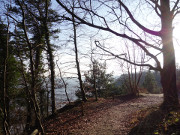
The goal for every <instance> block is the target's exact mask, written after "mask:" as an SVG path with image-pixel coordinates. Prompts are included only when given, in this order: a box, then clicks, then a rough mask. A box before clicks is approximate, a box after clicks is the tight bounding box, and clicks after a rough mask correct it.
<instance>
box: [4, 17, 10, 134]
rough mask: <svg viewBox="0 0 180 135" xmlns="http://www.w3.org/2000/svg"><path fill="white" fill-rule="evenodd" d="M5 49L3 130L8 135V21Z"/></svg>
mask: <svg viewBox="0 0 180 135" xmlns="http://www.w3.org/2000/svg"><path fill="white" fill-rule="evenodd" d="M6 35H7V37H6V48H5V52H6V53H5V56H4V70H3V114H4V116H3V130H4V134H5V135H10V131H9V97H8V88H7V87H8V86H7V66H8V57H9V19H8V26H7V33H6Z"/></svg>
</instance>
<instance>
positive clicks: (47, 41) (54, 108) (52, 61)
mask: <svg viewBox="0 0 180 135" xmlns="http://www.w3.org/2000/svg"><path fill="white" fill-rule="evenodd" d="M45 8H46V16H45V19H44V30H45V39H46V45H47V53H48V55H49V66H50V70H51V107H52V115H54V114H55V112H56V103H55V87H54V86H55V81H54V78H55V71H54V57H53V50H52V46H51V44H50V41H49V30H48V25H47V19H48V1H47V0H46V7H45Z"/></svg>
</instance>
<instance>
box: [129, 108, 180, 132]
mask: <svg viewBox="0 0 180 135" xmlns="http://www.w3.org/2000/svg"><path fill="white" fill-rule="evenodd" d="M155 134H157V135H180V110H179V109H177V110H171V111H167V110H163V109H154V110H151V111H150V112H149V114H148V115H147V116H146V117H145V118H144V119H143V121H141V122H140V123H139V124H138V125H137V126H135V127H134V128H132V129H131V131H130V132H129V134H128V135H155Z"/></svg>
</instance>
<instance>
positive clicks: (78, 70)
mask: <svg viewBox="0 0 180 135" xmlns="http://www.w3.org/2000/svg"><path fill="white" fill-rule="evenodd" d="M74 6H75V5H74V2H73V8H72V13H74ZM72 23H73V31H74V38H73V39H74V48H75V55H76V56H75V58H76V66H77V72H78V79H79V86H80V89H81V94H82V100H83V101H87V99H86V95H85V91H84V88H83V83H82V77H81V70H80V65H79V58H78V48H77V36H76V34H77V33H76V28H77V26H76V22H75V17H74V14H72Z"/></svg>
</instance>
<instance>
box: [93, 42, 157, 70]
mask: <svg viewBox="0 0 180 135" xmlns="http://www.w3.org/2000/svg"><path fill="white" fill-rule="evenodd" d="M95 44H96V46H97V47H98V48H100V49H101V50H103V51H105V52H107V53H109V54H111V55H112V56H114V57H115V58H118V59H121V60H123V61H126V62H128V63H130V64H133V65H136V66H146V67H149V68H150V69H153V70H158V71H159V70H160V69H159V68H155V67H153V66H152V65H150V64H138V63H134V62H132V61H130V60H128V59H126V58H122V57H120V56H122V55H125V54H122V55H116V54H114V53H112V52H110V51H108V50H106V49H104V48H103V47H102V46H101V44H100V43H99V41H95Z"/></svg>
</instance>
